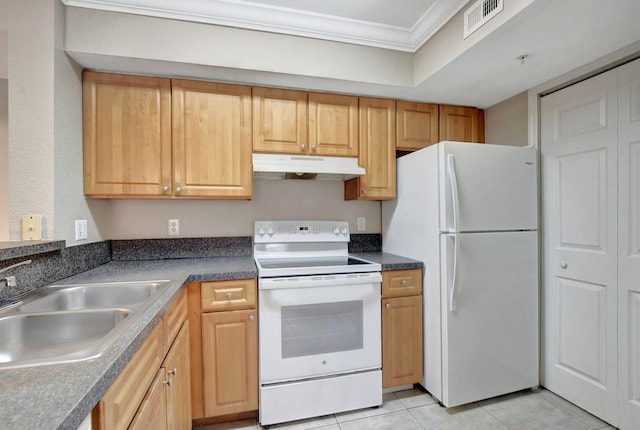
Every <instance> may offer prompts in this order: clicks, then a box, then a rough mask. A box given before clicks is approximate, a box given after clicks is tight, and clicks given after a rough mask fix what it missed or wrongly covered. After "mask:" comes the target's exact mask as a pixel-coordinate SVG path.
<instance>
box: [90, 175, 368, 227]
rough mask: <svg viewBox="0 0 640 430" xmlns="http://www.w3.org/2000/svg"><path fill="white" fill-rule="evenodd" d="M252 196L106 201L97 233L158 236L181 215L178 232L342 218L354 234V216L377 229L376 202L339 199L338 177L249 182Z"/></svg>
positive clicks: (340, 196)
mask: <svg viewBox="0 0 640 430" xmlns="http://www.w3.org/2000/svg"><path fill="white" fill-rule="evenodd" d="M253 187H254V189H253V199H252V200H251V201H220V200H111V201H108V202H107V209H106V211H104V212H102V213H101V217H103V218H104V219H99V220H98V225H99V226H100V228H102V229H103V230H102V231H101V233H102V234H103V235H104V236H105V237H108V238H110V239H133V238H162V237H168V236H167V220H169V219H174V218H177V219H179V220H180V236H181V237H215V236H251V235H252V231H253V222H254V221H257V220H271V219H291V220H310V219H320V220H347V221H349V228H350V230H351V232H353V233H357V217H360V216H363V217H366V218H367V231H366V233H380V203H379V202H367V201H344V199H343V190H344V188H343V184H342V182H341V181H305V180H269V179H260V180H256V181H254V184H253Z"/></svg>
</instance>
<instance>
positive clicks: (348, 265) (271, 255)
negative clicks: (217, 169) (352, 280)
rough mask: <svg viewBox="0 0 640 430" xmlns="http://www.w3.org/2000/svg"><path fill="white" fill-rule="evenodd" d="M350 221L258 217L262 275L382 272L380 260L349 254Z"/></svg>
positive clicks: (256, 252) (256, 228)
mask: <svg viewBox="0 0 640 430" xmlns="http://www.w3.org/2000/svg"><path fill="white" fill-rule="evenodd" d="M348 245H349V223H348V222H346V221H256V223H255V225H254V252H253V254H254V259H255V261H256V266H257V267H258V276H259V277H261V278H265V277H280V276H301V275H321V274H322V275H327V274H343V273H365V272H378V271H380V270H381V267H380V264H378V263H373V262H370V261H367V260H364V259H362V258H356V257H352V256H349V253H348V249H347V248H348Z"/></svg>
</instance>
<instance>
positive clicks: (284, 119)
mask: <svg viewBox="0 0 640 430" xmlns="http://www.w3.org/2000/svg"><path fill="white" fill-rule="evenodd" d="M308 143H309V142H308V137H307V93H306V92H304V91H291V90H280V89H275V88H258V87H254V88H253V150H254V151H255V152H276V153H286V154H298V153H305V154H306V153H307V150H308Z"/></svg>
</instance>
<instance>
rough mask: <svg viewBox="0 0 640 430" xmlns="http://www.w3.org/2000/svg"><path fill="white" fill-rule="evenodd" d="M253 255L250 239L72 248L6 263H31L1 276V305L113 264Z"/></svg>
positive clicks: (360, 243)
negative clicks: (10, 281) (4, 283)
mask: <svg viewBox="0 0 640 430" xmlns="http://www.w3.org/2000/svg"><path fill="white" fill-rule="evenodd" d="M381 249H382V238H381V235H380V234H375V233H374V234H352V235H351V241H350V242H349V252H379V251H380V250H381ZM252 254H253V243H252V238H251V237H250V236H235V237H205V238H176V239H137V240H108V241H103V242H94V243H89V244H86V245H78V246H71V247H68V248H62V249H60V250H55V251H50V252H40V253H37V254H33V255H23V256H21V257H16V258H10V259H5V260H3V261H2V267H8V266H10V265H12V264H15V263H19V262H21V261H24V260H27V259H30V260H31V261H32V262H31V264H29V265H25V266H20V267H16V268H15V269H12V270H10V271H8V272H6V273H3V277H4V276H10V275H13V276H15V277H16V278H17V283H18V285H17V286H16V287H6V288H5V289H4V290H3V291H1V292H0V304H1V303H2V301H4V300H7V299H9V298H11V297H14V296H17V295H19V294H22V293H26V292H29V291H31V290H35V289H36V288H39V287H42V286H45V285H48V284H51V283H53V282H58V281H60V280H61V279H64V278H67V277H69V276H72V275H75V274H78V273H81V272H85V271H87V270H90V269H93V268H95V267H98V266H100V265H102V264H105V263H108V262H109V261H112V260H120V261H123V260H125V261H126V260H163V259H170V258H204V257H209V258H210V257H247V256H251V255H252Z"/></svg>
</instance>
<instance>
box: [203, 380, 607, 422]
mask: <svg viewBox="0 0 640 430" xmlns="http://www.w3.org/2000/svg"><path fill="white" fill-rule="evenodd" d="M261 428H262V427H261V426H260V425H259V424H258V423H257V420H255V419H251V420H243V421H235V422H230V423H222V424H213V425H207V426H201V427H196V428H195V430H231V429H233V430H258V429H261ZM270 428H271V429H274V430H276V429H277V430H282V429H285V430H307V429H317V430H370V429H376V430H386V429H389V430H413V429H415V430H431V429H437V430H596V429H603V430H604V429H609V430H611V429H613V427H611V426H609V425H608V424H607V423H605V422H603V421H601V420H599V419H598V418H596V417H594V416H593V415H591V414H589V413H588V412H585V411H584V410H582V409H580V408H578V407H577V406H575V405H573V404H572V403H569V402H568V401H566V400H564V399H563V398H561V397H559V396H557V395H555V394H553V393H551V392H550V391H547V390H545V389H532V390H525V391H521V392H518V393H514V394H509V395H506V396H501V397H496V398H494V399H489V400H484V401H481V402H477V403H472V404H469V405H465V406H460V407H457V408H449V409H446V408H443V407H441V406H439V405H438V404H437V403H436V402H435V401H434V400H433V398H432V397H431V396H430V395H429V394H427V393H425V392H424V391H422V390H419V389H411V390H405V391H396V392H394V393H386V394H385V395H384V403H383V404H382V406H381V407H379V408H377V409H360V410H357V411H353V412H345V413H341V414H335V415H328V416H324V417H319V418H314V419H308V420H302V421H295V422H290V423H284V424H277V425H273V426H271V427H270Z"/></svg>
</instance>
